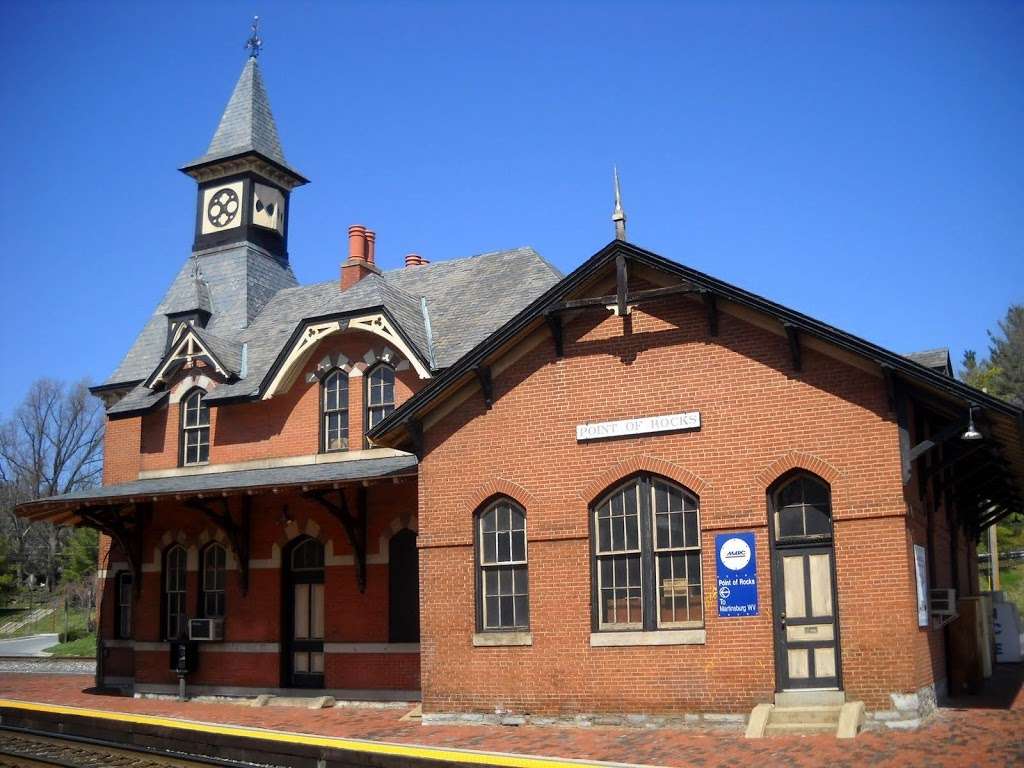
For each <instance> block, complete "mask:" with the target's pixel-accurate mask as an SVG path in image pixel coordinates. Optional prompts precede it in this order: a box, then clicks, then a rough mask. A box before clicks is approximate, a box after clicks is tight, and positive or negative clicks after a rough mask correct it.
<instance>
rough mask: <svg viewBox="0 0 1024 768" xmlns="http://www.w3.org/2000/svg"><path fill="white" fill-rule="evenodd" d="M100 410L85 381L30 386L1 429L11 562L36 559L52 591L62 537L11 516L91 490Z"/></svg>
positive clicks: (0, 498) (1, 501)
mask: <svg viewBox="0 0 1024 768" xmlns="http://www.w3.org/2000/svg"><path fill="white" fill-rule="evenodd" d="M103 427H104V416H103V407H102V404H101V403H100V401H99V400H98V399H96V398H94V397H93V396H92V395H91V394H90V393H89V389H88V386H87V384H86V382H85V381H80V382H77V383H75V384H71V385H67V384H64V383H62V382H58V381H54V380H53V379H39V380H37V381H36V382H35V383H33V384H32V387H31V388H30V389H29V392H28V394H27V395H26V397H25V400H24V402H23V403H22V404H21V405H20V406H19V407H18V408H17V410H16V411H15V412H14V414H13V415H12V416H11V417H10V418H8V419H6V420H5V421H4V422H3V423H2V424H0V484H2V493H0V512H2V514H3V517H4V521H3V522H4V525H3V528H4V530H5V533H6V534H7V535H8V537H9V539H10V542H11V550H12V556H13V557H12V559H15V560H16V562H17V563H19V564H21V565H22V566H24V565H25V564H26V563H28V562H29V561H30V560H32V559H33V557H32V555H33V554H35V556H36V557H38V558H39V559H40V560H42V563H41V564H42V565H43V569H44V572H45V574H46V580H47V585H48V586H49V588H50V589H53V587H54V585H55V583H56V580H57V579H56V577H57V564H58V556H59V554H60V547H61V543H62V540H63V538H64V537H63V536H62V534H61V532H60V531H59V530H57V529H56V528H55V527H54V526H52V525H49V524H43V523H35V524H29V523H27V521H25V520H21V519H20V518H18V517H17V516H16V515H15V514H14V506H15V504H18V503H20V502H24V501H30V500H33V499H42V498H46V497H47V496H58V495H60V494H63V493H68V492H70V491H75V490H80V489H82V488H88V487H90V486H93V485H95V484H96V483H97V482H99V480H100V475H101V472H102V470H103V456H102V448H103Z"/></svg>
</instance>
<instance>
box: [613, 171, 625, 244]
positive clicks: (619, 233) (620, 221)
mask: <svg viewBox="0 0 1024 768" xmlns="http://www.w3.org/2000/svg"><path fill="white" fill-rule="evenodd" d="M612 176H613V177H614V179H615V209H614V210H613V211H612V221H613V222H615V239H616V240H625V239H626V212H625V211H624V210H622V192H621V191H620V190H619V169H618V168H617V167H616V166H614V165H613V166H612Z"/></svg>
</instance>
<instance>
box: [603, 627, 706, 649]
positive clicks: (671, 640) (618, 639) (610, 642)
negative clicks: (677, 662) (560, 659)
mask: <svg viewBox="0 0 1024 768" xmlns="http://www.w3.org/2000/svg"><path fill="white" fill-rule="evenodd" d="M706 641H707V631H706V630H703V629H659V630H656V631H654V632H591V633H590V646H591V647H592V648H620V647H626V646H636V645H704V644H705V642H706Z"/></svg>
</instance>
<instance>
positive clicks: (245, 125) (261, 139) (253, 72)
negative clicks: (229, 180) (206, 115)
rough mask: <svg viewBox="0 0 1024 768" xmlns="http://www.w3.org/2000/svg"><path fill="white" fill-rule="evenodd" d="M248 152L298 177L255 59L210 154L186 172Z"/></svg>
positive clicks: (242, 77) (243, 76) (246, 69)
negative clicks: (271, 109) (287, 156)
mask: <svg viewBox="0 0 1024 768" xmlns="http://www.w3.org/2000/svg"><path fill="white" fill-rule="evenodd" d="M247 152H256V153H258V154H260V155H262V156H263V157H265V158H267V159H269V160H272V161H273V162H275V163H277V164H278V165H281V166H283V167H285V168H287V169H288V170H289V171H291V172H292V173H295V174H296V175H298V172H297V171H295V170H293V169H292V168H290V167H289V165H288V163H287V162H286V161H285V159H284V149H283V148H282V147H281V139H280V137H279V136H278V134H277V125H276V124H275V123H274V115H273V114H272V113H271V111H270V99H269V98H268V97H267V90H266V88H265V87H264V86H263V78H262V76H261V75H260V68H259V64H258V63H257V62H256V59H255V58H250V59H249V60H248V61H247V62H246V63H245V67H243V69H242V74H241V75H240V76H239V78H238V82H237V83H236V84H235V90H234V91H233V92H232V93H231V98H230V99H229V100H228V105H227V107H226V108H225V109H224V114H223V115H221V118H220V123H219V124H218V125H217V130H216V131H215V132H214V134H213V139H212V140H211V141H210V146H209V147H208V148H207V149H206V154H204V155H203V156H202V157H200V158H198V159H196V160H193V161H192V162H191V163H189V164H188V165H186V166H185V169H188V168H193V167H195V166H199V165H206V164H207V163H212V162H216V161H217V160H222V159H224V158H227V157H234V156H236V155H241V154H245V153H247ZM183 170H184V169H183Z"/></svg>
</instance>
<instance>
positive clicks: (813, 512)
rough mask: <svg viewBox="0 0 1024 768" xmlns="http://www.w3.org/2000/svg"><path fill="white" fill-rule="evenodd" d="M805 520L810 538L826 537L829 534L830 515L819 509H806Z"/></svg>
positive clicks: (808, 507)
mask: <svg viewBox="0 0 1024 768" xmlns="http://www.w3.org/2000/svg"><path fill="white" fill-rule="evenodd" d="M804 519H805V521H806V524H807V535H808V536H825V535H828V533H829V519H828V514H827V513H826V512H825V510H824V509H820V508H818V507H812V506H807V507H804Z"/></svg>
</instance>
